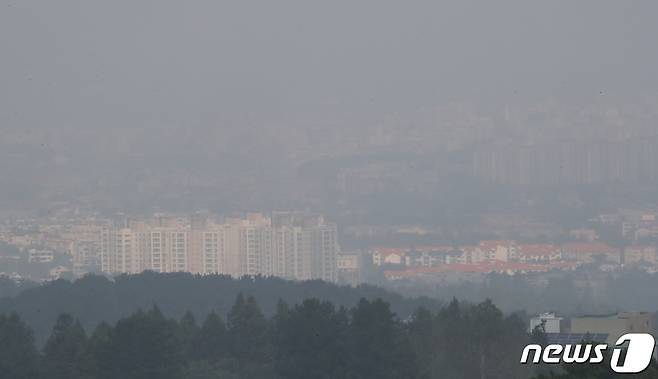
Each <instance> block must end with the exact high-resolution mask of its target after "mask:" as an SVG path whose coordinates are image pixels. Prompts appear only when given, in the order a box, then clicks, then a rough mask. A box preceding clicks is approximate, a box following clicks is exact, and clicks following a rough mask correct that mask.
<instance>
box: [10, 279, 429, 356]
mask: <svg viewBox="0 0 658 379" xmlns="http://www.w3.org/2000/svg"><path fill="white" fill-rule="evenodd" d="M12 291H13V292H16V290H15V289H13V290H12ZM239 293H244V294H245V295H249V296H253V297H254V299H255V300H256V301H257V302H258V304H259V305H260V307H261V309H262V311H263V313H264V314H265V315H266V316H271V315H273V314H274V313H275V312H276V309H277V302H278V301H279V300H283V301H285V302H287V303H289V304H298V303H301V302H302V301H303V300H304V299H306V298H310V297H315V298H318V299H321V300H323V301H330V302H332V303H333V304H335V305H336V306H344V307H346V308H349V307H352V306H354V305H355V304H357V302H358V301H359V299H361V298H365V299H369V300H374V299H383V300H384V301H386V302H388V303H389V304H391V308H392V310H393V311H394V312H395V313H396V314H397V315H398V316H399V317H400V318H402V319H407V318H409V317H410V316H411V315H412V314H413V312H414V310H415V309H416V308H418V307H419V306H423V307H427V308H428V309H431V310H434V311H436V310H438V309H440V306H441V303H440V302H439V301H437V300H431V299H429V298H405V297H403V296H401V295H399V294H396V293H394V292H389V291H386V290H384V289H381V288H378V287H374V286H367V285H363V286H359V287H356V288H353V287H348V286H337V285H334V284H330V283H326V282H322V281H306V282H293V281H287V280H283V279H278V278H271V277H270V278H264V277H255V278H246V277H245V278H242V279H232V278H230V277H228V276H220V275H206V276H195V275H192V274H187V273H174V274H156V273H153V272H145V273H142V274H138V275H122V276H118V277H116V278H114V279H112V280H110V279H108V278H105V277H102V276H93V275H92V276H86V277H84V278H82V279H79V280H76V281H74V282H69V281H66V280H58V281H54V282H50V283H46V284H44V285H41V286H38V287H34V288H29V289H26V290H23V291H22V292H20V294H19V295H17V296H13V297H4V298H2V299H0V313H3V312H5V313H8V312H16V313H17V314H18V315H19V316H20V317H21V319H23V320H24V321H25V322H26V323H27V324H28V325H29V326H30V327H31V328H32V329H33V330H34V333H35V338H36V340H37V343H38V344H42V343H44V342H45V340H46V338H47V336H48V335H49V333H50V330H51V327H52V326H53V324H54V322H55V319H56V318H57V317H58V316H59V315H60V314H62V313H68V314H70V315H71V316H73V317H74V318H76V319H78V320H79V321H80V323H81V325H82V327H83V328H84V329H85V330H86V331H87V332H89V331H91V330H93V329H94V328H95V327H96V326H97V325H98V324H99V323H101V322H103V321H105V322H110V323H113V322H116V321H117V320H119V319H120V318H123V317H127V316H129V315H131V314H132V313H134V312H136V311H137V310H138V309H148V308H150V307H152V306H153V305H154V304H157V305H158V307H159V308H160V309H161V311H162V313H163V314H164V315H165V316H167V317H173V318H176V319H178V318H180V317H182V316H183V315H184V314H185V313H186V312H188V311H190V312H192V313H194V314H195V315H196V316H197V317H205V316H206V315H208V314H209V313H211V312H216V313H218V314H220V315H226V314H227V313H228V311H229V310H230V308H231V305H232V302H233V299H235V297H236V296H237V295H238V294H239Z"/></svg>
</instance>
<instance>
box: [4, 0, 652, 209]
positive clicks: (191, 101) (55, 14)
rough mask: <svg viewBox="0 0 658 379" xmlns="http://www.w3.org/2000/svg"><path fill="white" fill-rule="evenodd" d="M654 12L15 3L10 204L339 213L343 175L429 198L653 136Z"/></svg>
mask: <svg viewBox="0 0 658 379" xmlns="http://www.w3.org/2000/svg"><path fill="white" fill-rule="evenodd" d="M656 11H658V5H657V4H656V3H655V2H652V1H630V2H618V1H580V2H571V1H551V2H541V3H535V2H527V1H500V2H474V1H417V2H412V3H404V4H402V3H400V2H393V1H359V2H348V1H332V2H318V3H315V2H303V1H299V2H294V1H277V2H242V1H192V2H186V3H185V4H184V5H183V4H182V3H180V2H176V1H169V0H166V1H137V2H132V1H131V2H124V1H112V2H89V1H68V0H65V1H57V2H45V1H8V0H3V1H2V11H1V12H0V49H1V50H0V51H1V54H2V61H1V63H0V65H1V66H0V67H1V70H0V128H1V130H2V138H1V139H0V141H1V142H0V143H1V144H2V149H1V152H0V154H2V156H1V157H0V158H1V162H2V163H0V173H1V177H2V186H3V191H2V195H1V196H0V203H1V204H2V208H3V209H15V208H19V209H20V208H25V207H32V206H34V205H35V204H39V205H43V204H47V203H48V202H49V201H61V200H66V201H71V200H76V199H77V200H78V201H81V202H84V201H98V203H97V205H98V206H99V207H101V205H103V206H107V207H108V208H111V209H122V208H124V207H135V206H137V205H147V206H146V208H148V207H149V206H150V207H156V206H157V207H162V208H165V209H166V208H167V207H171V208H179V209H185V208H188V207H202V208H204V207H211V208H221V209H240V210H244V209H260V208H264V207H266V208H277V207H291V206H293V205H296V204H298V203H301V205H302V207H311V208H323V209H319V210H325V211H326V210H332V209H334V208H336V207H335V206H333V204H336V200H337V199H336V198H334V197H332V196H341V194H340V193H337V192H341V188H337V187H340V184H338V183H337V182H338V181H339V179H337V178H338V177H339V176H340V174H341V172H342V173H343V174H345V172H344V171H345V170H347V169H350V168H351V169H353V170H365V168H363V167H364V166H369V167H371V166H372V165H378V164H379V165H382V166H389V167H384V168H382V169H381V171H384V172H386V175H388V176H391V177H392V178H391V179H390V181H392V182H396V183H397V182H408V181H415V182H417V183H418V186H419V187H423V188H424V189H428V188H430V187H445V185H444V182H445V180H446V179H445V177H446V176H447V175H450V174H454V173H457V174H459V175H462V174H463V176H471V174H473V172H472V171H473V170H472V166H473V165H472V164H471V161H470V160H471V159H472V155H473V153H474V152H476V151H485V150H487V149H490V148H491V145H492V144H503V145H504V144H514V145H524V144H536V145H541V144H545V143H549V142H552V141H556V140H567V139H569V140H578V139H584V140H586V141H591V140H594V139H601V138H610V139H612V140H615V139H617V138H632V137H634V136H646V135H651V136H653V135H655V123H656V115H657V111H656V105H657V103H658V97H657V88H658V75H656V69H655V68H656V67H657V66H658V53H657V51H656V49H655V48H654V45H655V41H654V39H655V35H656V33H657V32H658V31H657V30H656V25H655V22H654V21H655V20H654V17H653V15H655V13H656ZM448 153H451V155H450V156H445V154H448ZM366 160H367V162H365V161H366ZM396 164H397V165H396ZM408 168H411V170H409V169H408ZM372 170H375V169H372ZM414 174H416V176H414ZM373 175H374V176H377V175H379V172H375V173H374V174H372V175H371V176H373ZM348 176H349V174H348ZM403 176H406V177H403ZM381 181H382V182H383V181H384V180H381ZM419 181H420V182H419ZM423 181H425V182H423ZM396 183H394V184H391V185H393V186H395V185H396ZM389 184H390V183H389ZM382 186H384V187H386V186H388V184H386V183H384V184H382ZM389 187H390V186H389ZM402 187H405V185H402ZM406 187H407V188H396V189H395V191H396V192H409V191H411V192H413V191H415V189H412V188H408V187H409V186H406ZM385 190H387V189H386V188H385ZM347 196H348V197H349V194H347ZM151 200H153V201H152V202H151ZM343 200H344V199H343ZM41 201H43V202H41ZM122 210H125V209H122Z"/></svg>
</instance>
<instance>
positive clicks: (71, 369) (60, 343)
mask: <svg viewBox="0 0 658 379" xmlns="http://www.w3.org/2000/svg"><path fill="white" fill-rule="evenodd" d="M86 343H87V336H86V334H85V331H84V329H83V328H82V326H81V325H80V322H78V321H77V320H74V319H73V317H72V316H71V315H69V314H62V315H61V316H59V318H58V319H57V321H56V322H55V326H54V327H53V333H52V335H51V336H50V338H49V339H48V341H47V342H46V345H45V346H44V348H43V364H42V369H43V375H44V377H47V378H49V379H78V378H82V370H81V367H82V358H83V353H84V350H85V345H86Z"/></svg>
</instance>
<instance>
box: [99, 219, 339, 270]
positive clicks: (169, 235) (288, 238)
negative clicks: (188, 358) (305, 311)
mask: <svg viewBox="0 0 658 379" xmlns="http://www.w3.org/2000/svg"><path fill="white" fill-rule="evenodd" d="M338 250H339V249H338V242H337V227H336V224H334V223H329V222H326V221H325V220H324V217H322V216H317V215H307V214H303V213H297V212H278V213H275V214H274V216H273V218H268V217H265V216H263V215H260V214H249V215H247V217H246V218H240V219H235V218H231V219H227V220H225V221H224V222H223V223H215V222H212V221H208V220H200V219H195V218H193V219H192V220H191V222H189V223H173V222H162V220H158V221H156V222H131V223H128V225H127V226H126V227H123V228H106V229H103V231H102V232H101V238H100V251H101V254H100V263H101V270H102V271H103V272H106V273H110V274H118V273H139V272H142V271H145V270H150V271H155V272H191V273H195V274H225V275H230V276H234V277H241V276H255V275H263V276H277V277H282V278H287V279H296V280H310V279H322V280H326V281H335V280H336V255H337V253H338Z"/></svg>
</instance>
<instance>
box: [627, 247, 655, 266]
mask: <svg viewBox="0 0 658 379" xmlns="http://www.w3.org/2000/svg"><path fill="white" fill-rule="evenodd" d="M624 264H625V265H641V264H648V265H652V266H655V265H656V264H658V250H657V249H656V247H655V246H639V245H633V246H629V247H627V248H626V249H625V250H624Z"/></svg>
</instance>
